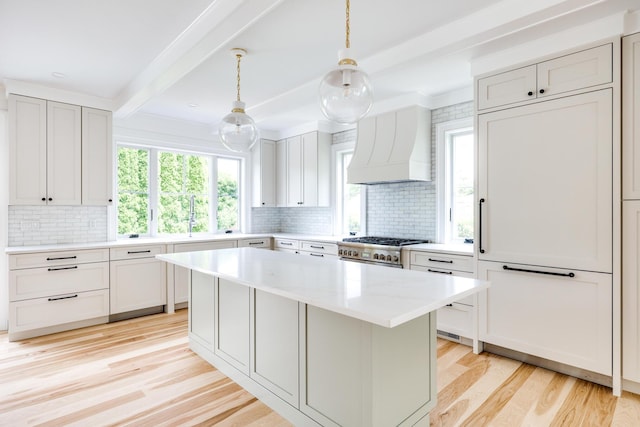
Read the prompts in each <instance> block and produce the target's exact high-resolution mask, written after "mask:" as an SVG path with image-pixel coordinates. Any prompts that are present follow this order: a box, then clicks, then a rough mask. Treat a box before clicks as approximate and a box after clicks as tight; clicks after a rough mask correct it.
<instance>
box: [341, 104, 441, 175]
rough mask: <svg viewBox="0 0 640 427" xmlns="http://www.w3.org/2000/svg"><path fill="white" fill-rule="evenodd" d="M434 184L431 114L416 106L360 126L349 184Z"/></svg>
mask: <svg viewBox="0 0 640 427" xmlns="http://www.w3.org/2000/svg"><path fill="white" fill-rule="evenodd" d="M402 181H431V111H430V110H428V109H426V108H423V107H419V106H412V107H408V108H404V109H401V110H398V111H393V112H390V113H384V114H381V115H379V116H373V117H366V118H364V119H362V120H360V121H359V122H358V136H357V142H356V148H355V151H354V153H353V157H352V158H351V163H350V164H349V166H348V168H347V182H348V183H349V184H378V183H385V182H402Z"/></svg>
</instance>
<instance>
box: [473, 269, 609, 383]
mask: <svg viewBox="0 0 640 427" xmlns="http://www.w3.org/2000/svg"><path fill="white" fill-rule="evenodd" d="M505 265H507V267H509V268H520V269H523V270H533V271H544V272H546V273H549V272H551V273H560V274H565V273H568V271H566V270H555V269H549V268H543V267H537V266H527V265H518V266H516V265H513V264H503V263H495V262H482V261H481V262H479V264H478V279H481V280H488V281H490V282H491V287H490V288H489V289H488V290H487V291H485V292H482V293H480V297H479V314H480V316H479V318H480V322H479V323H480V325H479V326H480V327H479V334H480V340H481V341H485V342H488V343H491V344H495V345H499V346H502V347H506V348H509V349H513V350H516V351H520V352H523V353H527V354H531V355H534V356H538V357H543V358H545V359H549V360H553V361H556V362H560V363H564V364H568V365H571V366H575V367H578V368H580V369H586V370H589V371H593V372H597V373H600V374H603V375H611V364H612V333H611V327H612V312H611V304H612V278H611V274H606V273H592V272H585V271H578V270H573V271H572V272H573V273H574V277H566V276H554V275H549V274H536V273H532V272H529V271H513V270H505V269H504V266H505Z"/></svg>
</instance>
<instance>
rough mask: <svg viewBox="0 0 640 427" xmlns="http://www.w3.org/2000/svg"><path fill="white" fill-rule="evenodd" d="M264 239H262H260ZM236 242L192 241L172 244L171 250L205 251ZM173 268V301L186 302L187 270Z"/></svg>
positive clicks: (187, 292) (187, 291) (230, 245)
mask: <svg viewBox="0 0 640 427" xmlns="http://www.w3.org/2000/svg"><path fill="white" fill-rule="evenodd" d="M262 240H264V239H262ZM235 247H237V243H236V241H235V240H218V241H213V242H194V243H178V244H175V245H174V246H173V252H175V253H178V252H193V251H207V250H211V249H226V248H235ZM171 268H173V286H174V291H173V292H174V303H175V304H186V303H187V301H188V300H189V270H188V269H186V268H183V267H178V266H175V267H173V266H172V265H171V266H169V271H170V270H171Z"/></svg>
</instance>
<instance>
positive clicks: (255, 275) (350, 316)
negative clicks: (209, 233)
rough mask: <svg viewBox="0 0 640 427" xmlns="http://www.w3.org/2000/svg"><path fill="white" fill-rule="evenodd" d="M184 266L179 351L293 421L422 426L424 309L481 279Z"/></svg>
mask: <svg viewBox="0 0 640 427" xmlns="http://www.w3.org/2000/svg"><path fill="white" fill-rule="evenodd" d="M157 258H159V259H161V260H164V261H167V262H170V263H173V264H176V265H179V266H182V267H186V268H188V269H190V271H191V275H190V276H191V280H190V292H189V310H190V313H189V343H190V347H191V349H192V350H193V351H194V352H196V353H197V354H198V355H200V356H201V357H202V358H203V359H205V360H207V361H208V362H209V363H211V364H212V365H214V366H215V367H216V368H218V369H219V370H220V371H222V372H223V373H225V374H226V375H227V376H229V377H230V378H231V379H233V380H234V381H236V382H237V383H238V384H240V385H241V386H242V387H244V388H245V389H247V390H248V391H249V392H251V393H252V394H254V395H255V396H256V397H258V398H259V399H260V400H262V401H263V402H264V403H266V404H267V405H269V406H270V407H272V408H273V409H274V410H276V411H277V412H279V413H280V414H281V415H282V416H284V417H285V418H287V419H289V420H290V421H291V422H292V423H293V424H295V425H296V426H298V425H328V426H338V425H345V426H391V425H429V415H428V414H429V411H430V410H431V409H432V408H433V407H434V406H435V402H436V394H437V392H436V385H435V374H436V370H435V363H436V353H435V350H436V344H435V339H436V329H435V311H436V310H437V309H438V308H440V307H442V306H444V305H446V304H449V303H452V302H454V301H456V300H458V299H460V298H464V297H466V296H469V295H473V294H474V293H476V292H479V291H480V290H483V289H486V288H487V287H488V286H489V284H488V282H483V281H477V280H473V279H467V278H460V277H449V276H443V275H437V274H431V273H424V272H417V271H410V270H403V269H396V268H388V267H382V266H375V265H368V264H362V263H354V262H349V261H341V260H332V259H315V258H312V257H300V256H298V255H295V254H289V253H282V252H272V251H264V250H257V249H253V248H238V249H221V250H215V251H201V252H186V253H176V254H164V255H157Z"/></svg>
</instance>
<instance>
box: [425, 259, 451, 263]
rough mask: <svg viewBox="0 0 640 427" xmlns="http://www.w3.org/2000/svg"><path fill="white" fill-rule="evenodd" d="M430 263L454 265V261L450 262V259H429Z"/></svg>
mask: <svg viewBox="0 0 640 427" xmlns="http://www.w3.org/2000/svg"><path fill="white" fill-rule="evenodd" d="M429 261H432V262H446V263H447V264H453V260H450V259H435V258H429Z"/></svg>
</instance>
